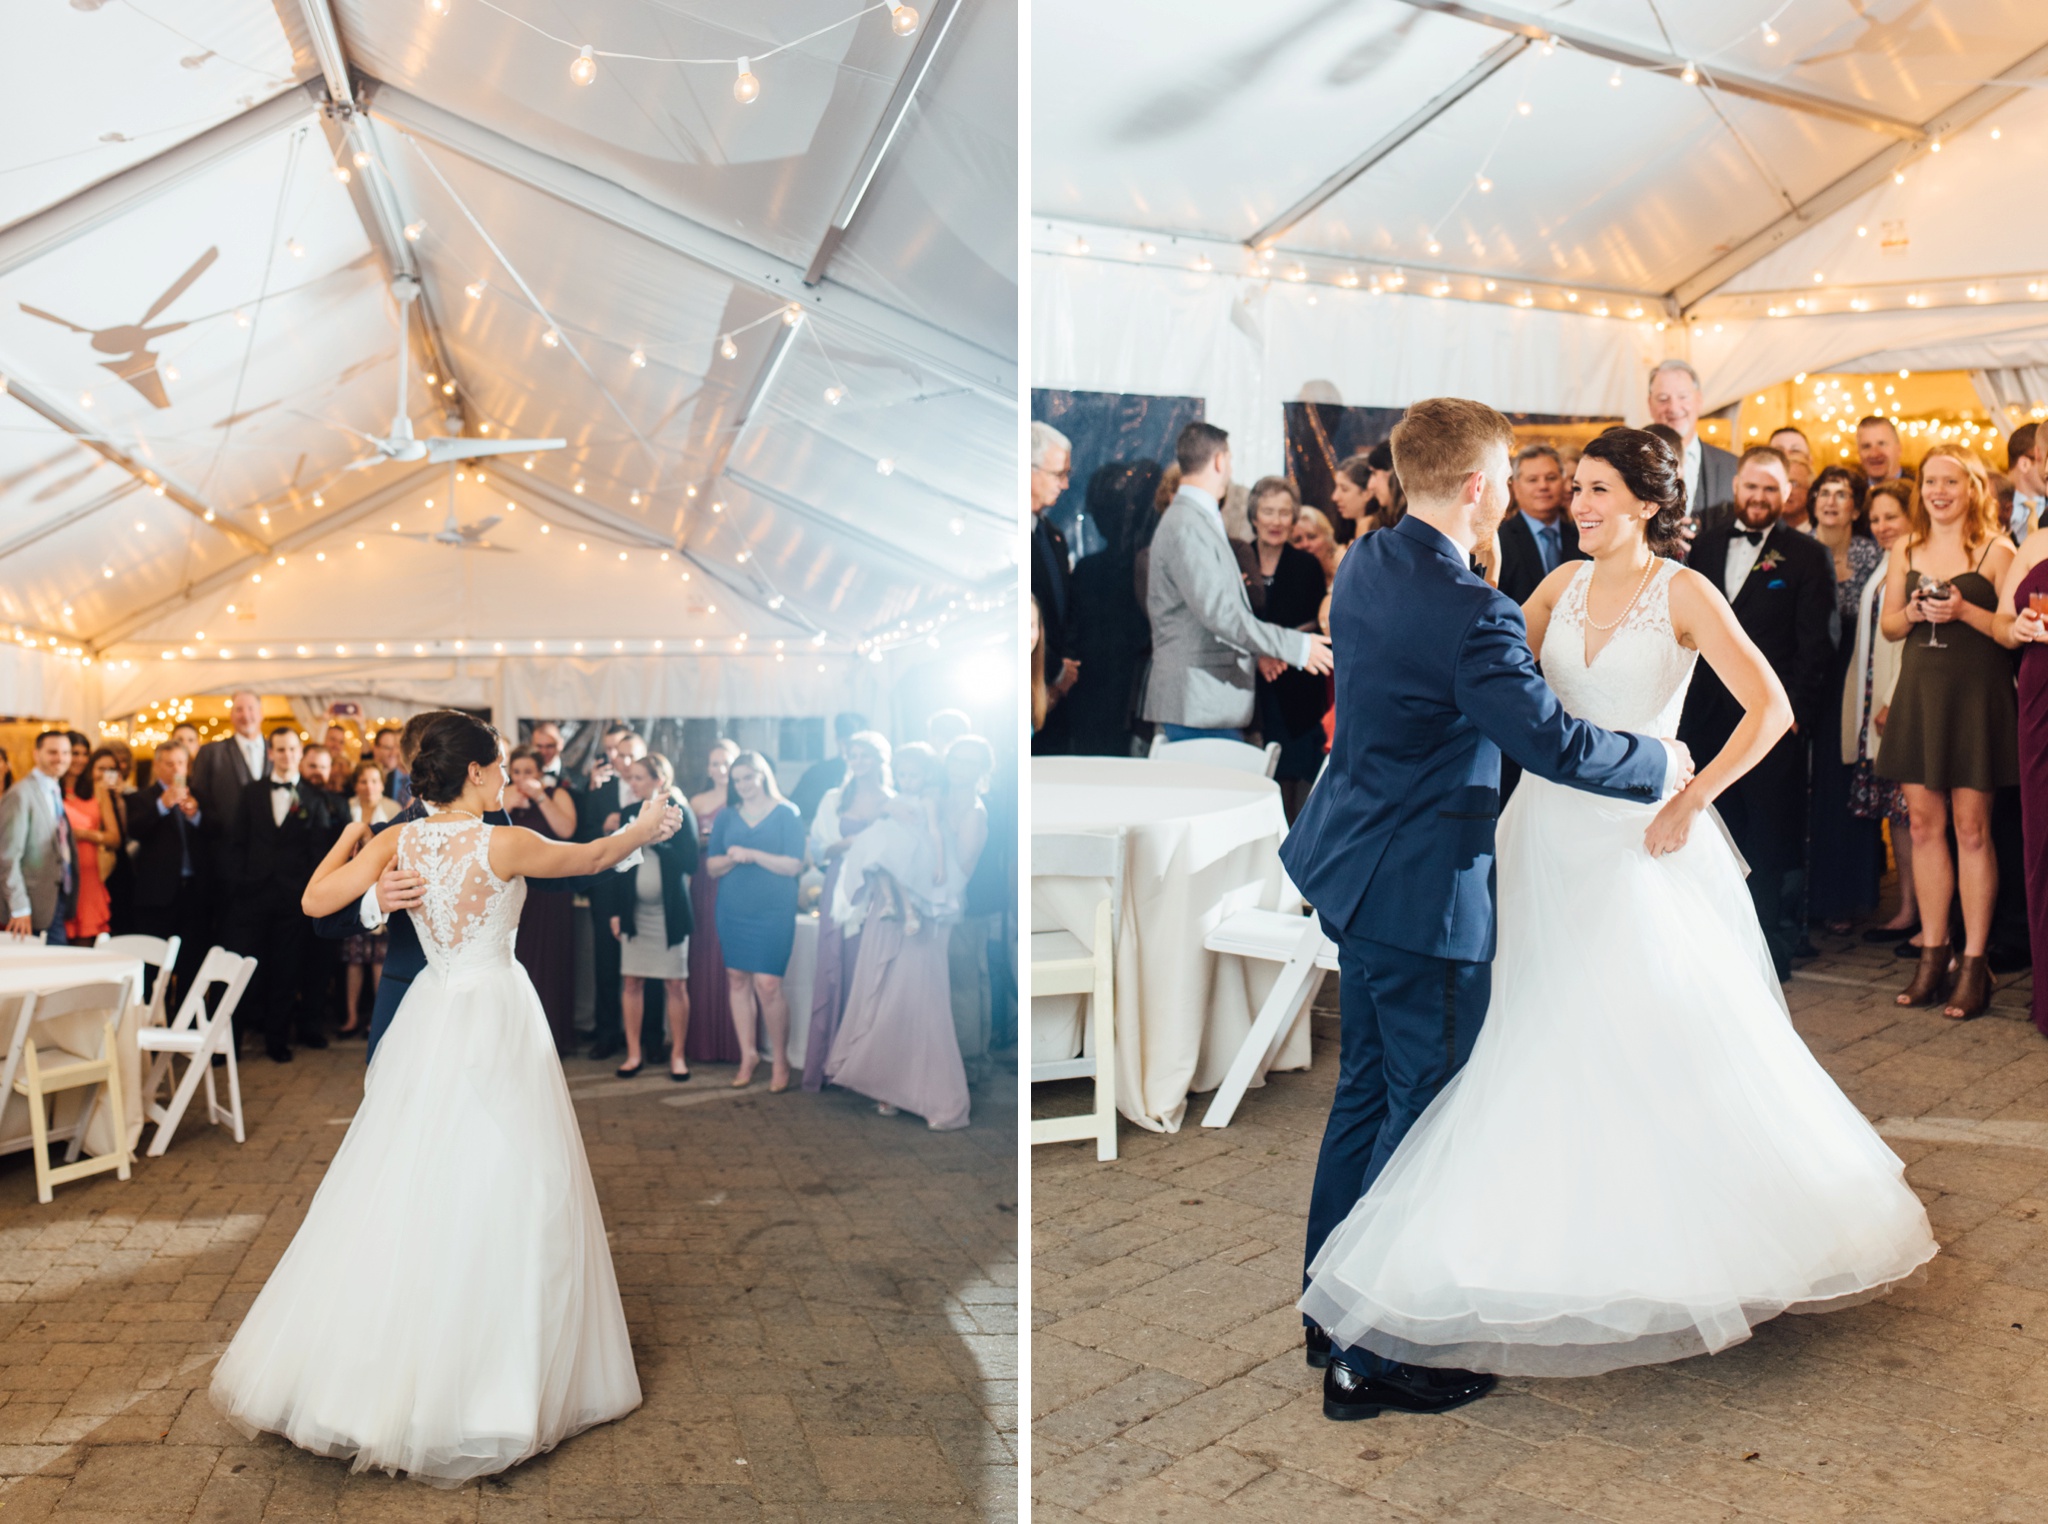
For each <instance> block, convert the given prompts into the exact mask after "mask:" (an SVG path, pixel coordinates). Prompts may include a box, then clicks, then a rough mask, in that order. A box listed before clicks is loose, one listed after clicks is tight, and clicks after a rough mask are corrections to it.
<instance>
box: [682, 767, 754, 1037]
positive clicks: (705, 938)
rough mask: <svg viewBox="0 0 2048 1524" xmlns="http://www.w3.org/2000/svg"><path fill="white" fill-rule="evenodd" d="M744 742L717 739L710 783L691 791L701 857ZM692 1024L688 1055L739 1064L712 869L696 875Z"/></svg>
mask: <svg viewBox="0 0 2048 1524" xmlns="http://www.w3.org/2000/svg"><path fill="white" fill-rule="evenodd" d="M739 754H740V748H739V743H738V742H737V741H729V740H726V739H725V738H724V737H720V738H719V739H718V740H716V741H714V742H712V743H711V755H710V756H709V757H707V758H706V759H705V762H704V778H705V782H704V786H703V787H702V788H701V789H699V790H697V792H696V793H694V794H692V795H690V813H691V815H692V816H694V817H695V819H696V822H697V853H698V861H699V862H702V861H703V859H704V858H705V857H706V856H707V855H709V853H710V851H711V826H712V823H713V822H714V821H716V820H717V819H718V812H719V811H720V810H722V809H724V808H725V799H726V791H727V788H728V787H729V784H730V779H731V773H732V759H733V758H734V757H737V756H738V755H739ZM690 920H691V923H692V925H693V927H694V930H693V931H692V932H691V934H690V1010H691V1011H692V1013H694V1015H695V1016H696V1020H694V1021H692V1022H691V1023H690V1033H689V1037H688V1039H687V1040H686V1041H685V1042H684V1044H683V1055H684V1057H686V1058H688V1059H689V1061H690V1062H691V1063H697V1064H736V1063H738V1062H739V1061H740V1040H739V1035H738V1033H736V1032H735V1031H734V1030H733V1025H732V996H731V994H730V993H729V992H728V991H727V989H726V982H725V955H724V954H723V953H722V952H720V951H719V947H718V880H717V879H715V878H713V877H712V876H711V875H710V874H708V873H693V874H691V875H690Z"/></svg>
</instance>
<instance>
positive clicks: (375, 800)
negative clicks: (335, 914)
mask: <svg viewBox="0 0 2048 1524" xmlns="http://www.w3.org/2000/svg"><path fill="white" fill-rule="evenodd" d="M305 771H306V766H305V761H304V759H303V758H302V759H301V760H300V763H299V776H300V777H302V778H303V777H305ZM398 815H399V808H398V805H397V804H396V802H394V801H393V800H390V799H387V798H385V797H384V769H382V768H381V767H379V766H378V765H377V764H376V763H375V762H365V763H363V764H362V765H361V766H360V767H358V768H357V769H356V770H355V773H354V775H353V776H352V777H351V778H350V779H349V788H348V818H349V820H350V821H351V822H354V821H367V822H368V823H369V824H370V825H371V826H372V827H376V826H380V825H383V824H385V823H386V822H388V821H392V820H396V819H397V818H398ZM531 898H534V899H538V900H541V901H543V902H544V903H549V904H552V903H553V902H555V901H556V900H557V899H558V898H560V896H557V895H552V894H548V895H535V896H532V897H531ZM521 924H522V927H523V925H524V923H523V922H522V923H521ZM330 945H332V944H331V943H329V942H328V941H327V939H325V938H317V939H316V940H315V942H314V944H313V948H314V951H315V953H316V954H317V953H318V951H319V950H320V949H321V948H323V947H327V946H330ZM390 946H391V942H390V933H389V932H388V931H386V930H385V928H384V927H382V926H379V927H378V928H377V929H376V930H374V931H358V932H356V933H355V934H354V935H353V936H350V937H347V938H345V939H344V940H343V941H342V944H341V966H342V975H343V979H342V1017H341V1029H340V1030H341V1035H342V1036H343V1037H353V1036H355V1035H356V1034H357V1033H359V1032H361V1033H367V1032H368V1031H369V1030H370V1023H369V1022H368V1021H367V1020H365V1019H364V1017H363V1015H362V1004H363V986H364V980H365V978H366V977H367V979H368V983H369V994H370V1004H371V1006H372V1007H375V1005H376V1003H377V985H378V982H379V981H380V980H382V979H383V977H384V957H385V954H386V953H388V952H389V951H390ZM366 970H367V975H366V973H365V971H366Z"/></svg>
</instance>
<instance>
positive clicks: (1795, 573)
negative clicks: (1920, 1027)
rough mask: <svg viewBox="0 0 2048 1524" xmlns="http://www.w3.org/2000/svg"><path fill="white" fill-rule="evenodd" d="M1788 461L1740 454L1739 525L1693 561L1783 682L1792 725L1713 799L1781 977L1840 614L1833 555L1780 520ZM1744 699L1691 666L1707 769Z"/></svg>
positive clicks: (1702, 541)
mask: <svg viewBox="0 0 2048 1524" xmlns="http://www.w3.org/2000/svg"><path fill="white" fill-rule="evenodd" d="M1790 485H1791V484H1790V481H1789V479H1788V477H1787V474H1786V471H1785V457H1784V456H1783V455H1781V454H1779V453H1778V452H1777V451H1776V450H1774V449H1772V448H1771V447H1770V446H1769V445H1757V446H1753V447H1752V448H1750V449H1748V450H1746V451H1744V452H1743V456H1742V459H1741V461H1740V463H1739V464H1738V466H1737V468H1736V472H1735V483H1734V489H1733V490H1734V496H1735V506H1734V508H1733V509H1732V510H1731V517H1730V521H1729V522H1727V523H1724V524H1722V525H1721V526H1720V527H1718V528H1712V529H1708V530H1706V531H1704V532H1703V533H1702V534H1701V535H1700V537H1699V540H1698V541H1697V543H1695V544H1694V546H1693V548H1692V554H1691V555H1690V556H1688V557H1687V564H1688V565H1689V566H1691V567H1692V569H1693V570H1694V571H1697V572H1699V573H1700V574H1701V575H1702V576H1704V577H1705V578H1707V580H1708V581H1710V582H1712V583H1713V584H1714V585H1715V586H1716V587H1718V588H1720V589H1721V590H1722V592H1723V593H1724V594H1726V595H1727V598H1728V602H1729V604H1730V605H1731V606H1732V607H1733V609H1734V611H1735V618H1736V621H1737V623H1739V624H1740V625H1741V626H1742V628H1743V631H1744V632H1745V633H1746V634H1747V635H1748V636H1749V638H1750V639H1751V640H1752V641H1754V642H1755V643H1756V645H1757V648H1758V649H1759V650H1760V651H1762V653H1763V655H1764V659H1765V660H1766V661H1768V662H1769V663H1770V664H1771V670H1772V671H1774V672H1775V673H1777V675H1778V680H1779V681H1780V682H1781V683H1783V684H1784V686H1785V693H1786V696H1787V697H1788V698H1790V699H1791V701H1792V711H1793V714H1794V715H1795V717H1796V718H1795V720H1794V724H1793V728H1792V729H1791V730H1790V731H1788V732H1787V733H1786V735H1785V736H1784V738H1783V739H1782V740H1780V741H1779V742H1778V744H1777V745H1776V746H1775V747H1773V748H1772V749H1771V752H1770V754H1769V755H1768V756H1766V757H1765V758H1764V760H1763V761H1762V762H1759V763H1758V764H1757V765H1756V766H1755V767H1754V768H1752V769H1751V770H1750V771H1749V772H1748V773H1747V774H1746V775H1744V776H1743V777H1742V778H1741V779H1740V780H1738V781H1737V782H1735V783H1734V784H1732V785H1730V786H1729V788H1728V789H1727V790H1726V791H1725V792H1723V793H1722V795H1721V796H1720V798H1719V799H1718V800H1716V801H1715V808H1716V809H1718V810H1719V811H1720V814H1721V818H1722V820H1723V822H1724V823H1725V824H1726V825H1727V827H1728V831H1729V834H1730V835H1731V836H1732V837H1733V838H1734V840H1735V845H1736V849H1737V850H1738V851H1740V852H1741V853H1742V856H1743V858H1744V859H1745V860H1746V861H1747V862H1748V863H1749V869H1750V872H1749V895H1750V899H1751V901H1752V902H1753V903H1754V904H1755V906H1756V913H1757V921H1758V923H1759V925H1760V926H1761V927H1762V929H1763V934H1764V941H1765V942H1766V943H1767V944H1768V945H1769V947H1770V952H1771V962H1772V965H1773V966H1774V967H1775V969H1776V971H1777V975H1778V978H1779V980H1780V981H1781V982H1782V981H1784V980H1787V979H1789V978H1791V977H1792V948H1793V940H1792V935H1791V932H1790V930H1789V929H1788V927H1787V926H1786V924H1785V918H1784V915H1783V913H1782V912H1783V910H1784V902H1785V880H1786V877H1787V875H1788V874H1791V873H1795V872H1798V871H1800V870H1802V869H1803V868H1804V867H1805V857H1806V853H1805V846H1806V806H1807V766H1808V757H1807V746H1808V740H1809V738H1810V737H1811V736H1812V735H1813V733H1814V731H1815V729H1816V727H1817V726H1818V724H1819V722H1820V721H1819V716H1820V710H1821V708H1822V706H1823V705H1824V704H1827V703H1830V702H1832V701H1833V700H1834V693H1833V691H1832V690H1830V689H1829V687H1828V673H1829V671H1830V668H1831V666H1832V663H1833V661H1834V641H1833V638H1832V635H1831V633H1830V631H1831V626H1832V625H1833V622H1834V612H1835V585H1834V582H1835V579H1834V569H1833V567H1832V566H1831V565H1830V564H1829V560H1828V553H1827V552H1826V551H1825V550H1823V549H1822V548H1821V547H1820V546H1818V545H1816V544H1815V543H1814V542H1813V541H1812V540H1811V539H1809V538H1808V537H1807V536H1805V535H1803V534H1800V533H1799V532H1798V531H1797V530H1794V529H1787V528H1786V527H1785V526H1784V525H1783V524H1781V523H1779V522H1778V515H1779V513H1780V511H1781V510H1782V509H1783V508H1784V505H1785V495H1786V493H1787V492H1788V491H1789V490H1790ZM1741 719H1742V706H1741V705H1740V704H1738V703H1737V702H1736V701H1735V699H1734V697H1733V696H1732V695H1731V694H1730V693H1729V692H1728V690H1727V688H1726V687H1724V686H1723V685H1722V683H1721V681H1720V679H1718V678H1716V677H1715V676H1714V674H1713V673H1712V672H1711V671H1708V670H1706V669H1705V668H1702V669H1700V670H1699V671H1698V672H1696V673H1695V674H1694V677H1693V682H1692V688H1691V691H1690V692H1689V693H1688V694H1687V696H1686V701H1685V711H1684V715H1683V717H1682V718H1681V719H1680V721H1679V726H1678V739H1679V740H1681V741H1683V742H1684V743H1685V744H1686V745H1687V746H1688V747H1690V748H1691V750H1692V754H1693V757H1694V759H1695V761H1696V763H1697V765H1699V766H1701V767H1704V766H1706V764H1707V763H1708V762H1710V761H1712V760H1713V758H1714V757H1715V756H1716V755H1717V754H1718V753H1719V752H1720V750H1721V748H1722V746H1723V745H1725V744H1726V743H1727V741H1728V738H1729V737H1730V736H1731V735H1732V734H1733V733H1734V730H1735V727H1736V725H1737V724H1739V723H1740V722H1741Z"/></svg>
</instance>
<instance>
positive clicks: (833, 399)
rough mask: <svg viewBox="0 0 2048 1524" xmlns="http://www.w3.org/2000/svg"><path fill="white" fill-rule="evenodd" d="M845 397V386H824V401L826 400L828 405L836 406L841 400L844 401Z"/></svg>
mask: <svg viewBox="0 0 2048 1524" xmlns="http://www.w3.org/2000/svg"><path fill="white" fill-rule="evenodd" d="M845 399H846V388H845V387H843V386H828V387H826V388H825V401H826V402H827V403H828V404H829V405H830V406H832V407H837V406H839V404H840V403H841V402H843V401H844V400H845Z"/></svg>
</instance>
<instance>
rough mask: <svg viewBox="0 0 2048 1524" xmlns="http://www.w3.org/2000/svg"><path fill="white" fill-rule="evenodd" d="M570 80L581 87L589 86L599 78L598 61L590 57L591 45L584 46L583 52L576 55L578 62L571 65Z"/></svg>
mask: <svg viewBox="0 0 2048 1524" xmlns="http://www.w3.org/2000/svg"><path fill="white" fill-rule="evenodd" d="M569 78H570V79H572V80H574V81H575V82H576V83H577V84H579V85H587V84H589V83H590V82H591V81H592V80H594V79H596V78H597V60H596V59H595V58H592V57H591V56H590V44H589V43H585V44H584V45H583V51H582V52H580V53H578V54H577V55H576V61H575V62H574V63H572V64H570V65H569Z"/></svg>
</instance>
